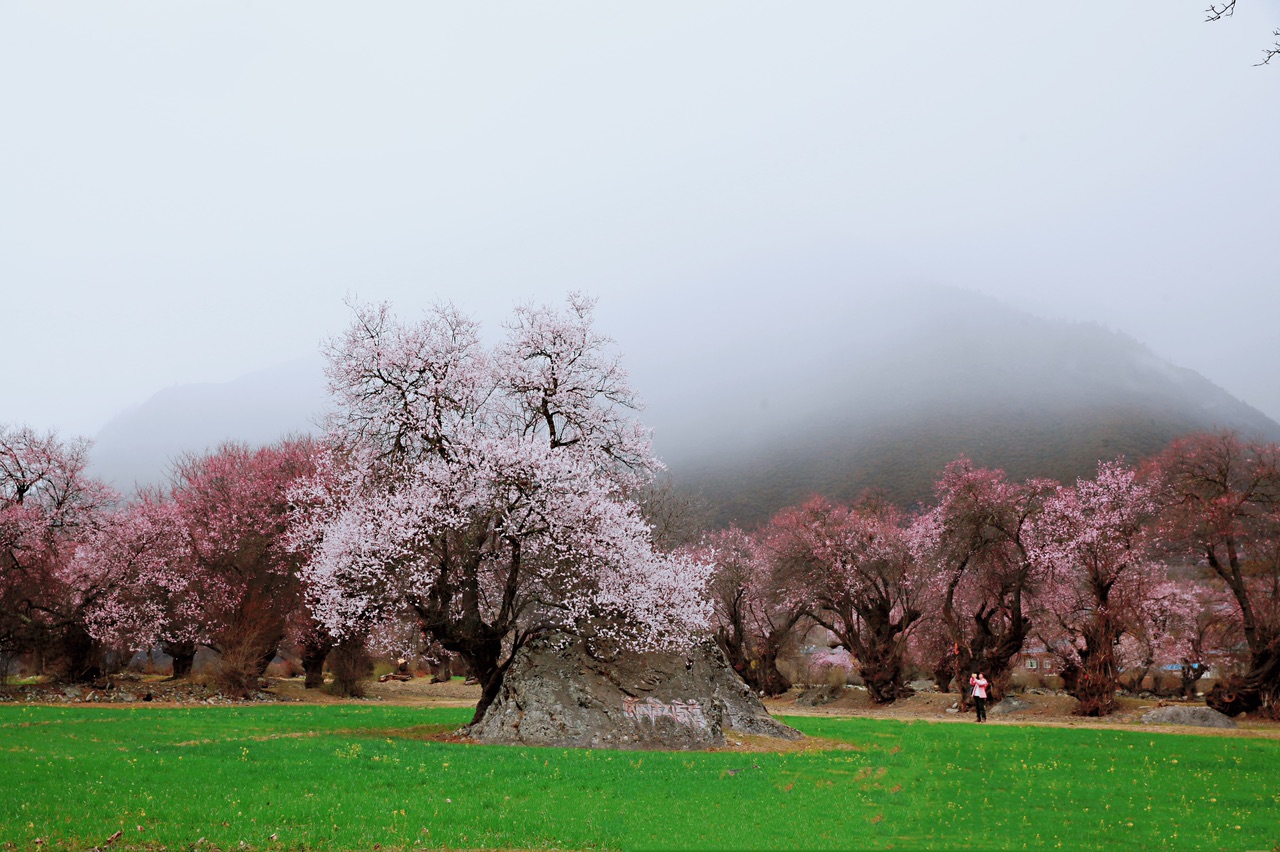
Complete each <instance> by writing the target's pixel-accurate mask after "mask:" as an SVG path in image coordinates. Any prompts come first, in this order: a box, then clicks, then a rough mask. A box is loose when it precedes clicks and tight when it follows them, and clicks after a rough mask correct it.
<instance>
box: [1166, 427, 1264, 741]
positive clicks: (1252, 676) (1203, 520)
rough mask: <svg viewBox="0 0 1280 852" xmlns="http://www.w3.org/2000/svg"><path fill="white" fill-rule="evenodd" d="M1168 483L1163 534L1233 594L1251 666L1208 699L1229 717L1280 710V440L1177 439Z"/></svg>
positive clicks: (1169, 455)
mask: <svg viewBox="0 0 1280 852" xmlns="http://www.w3.org/2000/svg"><path fill="white" fill-rule="evenodd" d="M1158 470H1159V473H1160V476H1161V477H1162V482H1163V484H1164V487H1165V489H1166V507H1167V508H1166V511H1165V514H1164V516H1163V518H1162V522H1161V527H1160V530H1161V535H1162V537H1163V538H1164V540H1165V541H1166V543H1167V544H1168V545H1169V546H1171V547H1172V548H1175V549H1177V550H1180V551H1181V552H1182V553H1184V554H1187V555H1189V556H1191V557H1193V558H1195V559H1196V560H1198V561H1200V562H1202V563H1203V565H1204V566H1205V567H1206V568H1207V569H1208V571H1210V572H1211V573H1212V575H1213V576H1214V577H1215V578H1216V579H1217V580H1218V581H1220V582H1221V583H1222V585H1223V586H1224V587H1225V589H1226V591H1227V592H1228V593H1229V594H1230V597H1231V600H1232V603H1233V604H1234V605H1233V606H1232V607H1230V608H1229V610H1228V612H1229V618H1230V621H1231V622H1232V623H1233V624H1234V625H1235V628H1236V630H1237V632H1238V634H1239V635H1240V636H1241V637H1242V638H1243V640H1244V644H1245V647H1246V648H1247V649H1248V660H1247V661H1246V664H1245V670H1244V671H1243V672H1242V673H1240V674H1237V675H1235V676H1233V677H1231V678H1227V679H1224V680H1223V681H1222V682H1220V683H1218V684H1216V685H1215V686H1214V688H1213V689H1212V690H1210V692H1209V694H1208V695H1207V696H1206V697H1205V701H1206V703H1208V704H1209V706H1211V707H1214V708H1215V709H1217V710H1220V711H1221V712H1223V713H1227V714H1229V715H1233V716H1234V715H1236V714H1238V713H1241V712H1253V711H1261V712H1263V713H1267V714H1270V715H1272V716H1276V715H1280V446H1277V445H1276V444H1265V443H1260V442H1251V441H1245V440H1243V439H1241V438H1240V437H1239V436H1238V435H1235V434H1233V433H1230V432H1221V433H1216V434H1203V435H1194V436H1190V437H1188V438H1185V439H1183V440H1180V441H1176V442H1174V443H1173V444H1172V445H1171V446H1170V447H1169V448H1168V449H1167V450H1165V452H1164V453H1163V454H1162V455H1161V457H1160V458H1159V460H1158Z"/></svg>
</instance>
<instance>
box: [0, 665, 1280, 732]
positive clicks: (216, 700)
mask: <svg viewBox="0 0 1280 852" xmlns="http://www.w3.org/2000/svg"><path fill="white" fill-rule="evenodd" d="M264 683H265V687H264V688H263V689H261V690H259V691H257V692H255V693H254V694H253V695H252V696H251V697H250V699H248V701H249V702H273V701H274V702H306V703H342V702H380V703H387V704H396V705H401V706H424V707H426V706H434V707H468V706H474V705H475V703H476V701H477V700H478V699H479V697H480V688H479V687H478V686H475V685H466V684H464V683H463V682H462V681H461V680H453V681H450V682H447V683H431V682H430V680H429V679H428V678H414V679H413V680H410V681H407V682H399V681H389V682H387V683H378V682H376V681H373V682H370V683H368V684H366V688H367V690H368V694H367V695H366V697H364V698H359V699H351V698H341V697H338V696H334V695H331V694H330V693H328V692H326V691H323V690H318V689H305V688H303V682H302V678H301V677H295V678H268V679H267V680H266V681H265V682H264ZM1015 697H1016V699H1017V701H1018V702H1019V703H1020V704H1021V705H1022V706H1021V707H1020V708H1018V709H1016V710H1015V711H1014V712H1001V711H1000V710H999V709H997V708H992V710H991V711H990V714H989V716H990V722H989V723H990V724H993V725H1058V726H1066V727H1091V728H1116V729H1133V728H1135V727H1137V728H1144V729H1147V730H1152V729H1159V730H1162V731H1170V732H1185V733H1197V734H1217V735H1226V736H1260V737H1268V738H1276V739H1280V722H1275V721H1270V720H1266V719H1252V718H1250V717H1248V716H1244V717H1239V718H1237V719H1235V720H1234V721H1235V723H1236V727H1234V728H1208V727H1199V726H1190V725H1184V724H1166V723H1144V722H1143V717H1144V716H1146V715H1147V714H1149V713H1151V712H1152V711H1154V710H1157V709H1162V708H1167V707H1175V708H1176V707H1200V708H1203V706H1204V705H1203V702H1199V703H1197V702H1180V701H1169V700H1167V699H1158V698H1154V697H1130V696H1120V697H1119V698H1118V699H1117V701H1118V703H1119V705H1120V709H1119V710H1118V711H1117V712H1116V713H1114V714H1112V715H1111V716H1108V717H1106V718H1103V719H1086V718H1082V717H1079V716H1075V715H1072V711H1073V710H1074V709H1075V699H1073V698H1071V697H1070V696H1068V695H1065V694H1062V693H1055V692H1051V691H1047V690H1032V691H1028V692H1025V693H1018V694H1017V695H1016V696H1015ZM0 702H4V703H26V702H29V703H38V704H77V703H95V704H135V703H146V702H150V703H153V704H157V705H161V706H164V705H174V706H176V705H192V704H214V705H217V704H235V703H243V702H241V701H239V700H237V699H233V698H230V697H228V696H226V695H223V694H222V693H219V692H218V691H217V690H216V689H214V688H212V687H210V686H209V685H207V684H205V683H202V682H200V680H199V679H198V678H197V679H196V680H194V681H168V680H166V679H165V678H164V677H163V676H159V675H137V674H131V673H126V674H121V675H115V676H112V677H111V678H109V679H105V680H101V681H98V682H96V683H93V684H75V685H71V684H58V683H35V684H10V685H7V686H0ZM955 702H956V696H955V695H954V694H945V693H938V692H934V691H920V692H917V693H916V694H915V695H913V696H911V697H910V698H906V699H902V700H900V701H897V702H895V703H894V704H891V705H887V706H876V705H874V704H873V703H872V702H871V700H870V698H869V697H868V695H867V692H866V690H864V689H862V688H860V687H856V686H855V687H844V688H831V687H818V688H816V689H804V688H795V689H792V690H791V691H790V692H788V693H787V694H786V695H783V696H780V697H778V698H770V699H766V700H765V702H764V703H765V706H766V707H767V708H768V709H769V711H770V712H771V713H773V714H774V715H775V716H778V715H787V716H804V715H821V716H865V717H869V718H885V719H903V720H922V721H930V722H951V723H967V724H973V714H972V713H967V714H966V713H960V712H958V711H956V709H955ZM1184 715H1185V714H1184ZM1177 716H1178V714H1175V715H1174V717H1175V718H1176V717H1177ZM738 739H739V740H742V741H743V742H740V743H738V745H744V744H745V745H744V747H746V748H750V747H751V744H750V743H746V742H745V741H746V740H748V739H750V738H749V737H747V738H743V737H739V738H738Z"/></svg>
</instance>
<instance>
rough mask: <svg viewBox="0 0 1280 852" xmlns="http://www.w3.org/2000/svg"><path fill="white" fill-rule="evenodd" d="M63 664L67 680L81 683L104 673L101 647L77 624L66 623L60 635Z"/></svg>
mask: <svg viewBox="0 0 1280 852" xmlns="http://www.w3.org/2000/svg"><path fill="white" fill-rule="evenodd" d="M62 654H63V666H64V670H65V673H66V677H67V679H68V680H71V681H74V682H78V683H83V682H85V681H91V680H95V679H97V678H100V677H102V675H103V674H104V671H103V667H102V649H101V647H100V646H99V645H98V643H97V642H96V641H94V639H93V637H92V636H90V635H89V633H88V631H87V630H85V629H84V628H83V627H81V626H80V625H78V624H71V625H68V626H67V628H66V629H65V630H64V631H63V635H62Z"/></svg>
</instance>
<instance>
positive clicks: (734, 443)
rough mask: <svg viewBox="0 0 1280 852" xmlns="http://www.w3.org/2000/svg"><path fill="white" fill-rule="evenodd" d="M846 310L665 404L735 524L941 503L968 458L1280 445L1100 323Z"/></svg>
mask: <svg viewBox="0 0 1280 852" xmlns="http://www.w3.org/2000/svg"><path fill="white" fill-rule="evenodd" d="M855 302H856V300H855ZM832 312H833V314H834V315H833V316H829V317H827V318H826V319H824V320H822V321H820V322H819V323H818V325H819V326H821V328H819V327H815V329H814V334H815V339H816V340H822V341H826V342H825V343H824V344H815V345H814V346H813V347H802V348H799V349H791V350H788V349H784V348H779V347H773V346H769V345H768V344H767V342H766V344H765V345H764V346H762V347H757V348H756V349H754V350H746V349H744V350H742V351H739V352H736V353H728V360H727V361H723V362H722V363H716V359H715V358H714V357H712V358H709V359H704V360H703V361H702V363H701V364H700V366H699V372H700V373H701V374H702V375H704V376H705V377H706V381H704V382H703V383H702V385H701V396H702V398H701V399H700V400H698V403H700V404H697V405H695V404H694V401H693V400H692V399H687V400H685V403H686V404H685V405H684V406H672V405H671V404H670V400H668V399H664V398H662V397H660V396H658V395H656V394H654V395H651V400H652V402H653V405H652V406H651V411H650V413H649V416H648V417H647V418H646V419H647V420H648V422H650V423H652V424H654V426H655V427H656V428H657V434H656V440H657V445H658V449H659V450H660V452H661V454H662V455H663V457H664V459H665V460H666V461H667V462H668V464H669V465H670V467H671V470H672V473H673V475H674V477H675V478H676V480H677V482H678V483H680V484H681V485H682V486H683V487H685V488H687V489H692V490H697V491H700V492H701V493H702V495H703V496H704V498H705V499H706V500H708V501H709V503H710V504H711V507H712V509H713V512H714V514H715V518H716V520H717V521H718V522H720V523H727V522H730V521H736V522H738V523H742V524H748V525H749V524H752V523H756V522H759V521H761V520H763V519H765V518H767V517H768V516H769V515H770V514H771V513H773V512H774V511H776V510H777V509H779V508H781V507H783V506H786V505H791V504H794V503H796V502H799V501H801V500H804V499H805V498H806V497H808V496H810V495H812V494H815V493H821V494H826V495H828V496H830V497H832V498H834V499H837V500H852V499H854V498H856V497H857V496H858V495H860V494H861V493H862V492H864V491H865V490H867V489H874V490H877V491H879V492H881V493H883V494H884V495H885V496H887V497H889V498H890V499H893V500H895V501H898V502H900V503H903V504H907V505H910V504H913V503H916V502H919V501H926V500H928V499H929V497H930V495H931V494H932V486H933V482H934V480H935V479H936V477H937V476H938V474H939V473H940V472H941V470H942V468H943V467H944V466H945V465H946V464H947V463H948V462H950V461H952V460H953V459H955V458H957V457H958V456H960V455H962V454H963V455H966V456H968V457H969V458H971V459H972V460H973V461H974V462H975V463H977V464H980V465H984V466H993V467H1000V468H1003V469H1005V470H1006V471H1007V472H1008V473H1009V474H1010V475H1011V476H1013V477H1015V478H1024V477H1029V476H1049V477H1052V478H1054V479H1058V480H1061V481H1072V480H1074V479H1075V478H1076V477H1078V476H1085V475H1090V474H1092V472H1094V471H1095V470H1096V464H1097V461H1098V460H1099V459H1109V458H1114V457H1116V456H1125V457H1126V458H1129V459H1131V460H1133V459H1138V458H1141V457H1144V456H1147V455H1149V454H1151V453H1153V452H1156V451H1158V450H1159V449H1160V448H1161V447H1163V446H1164V445H1165V444H1166V443H1167V442H1168V441H1170V440H1171V439H1173V438H1175V437H1178V436H1180V435H1184V434H1186V433H1188V432H1193V431H1199V430H1205V429H1214V428H1230V429H1235V430H1238V431H1239V432H1241V433H1242V434H1246V435H1251V436H1260V437H1264V438H1266V439H1268V440H1280V425H1278V424H1276V423H1275V422H1274V421H1272V420H1271V419H1269V418H1268V417H1266V416H1265V415H1264V414H1262V413H1261V412H1259V411H1257V410H1256V409H1254V408H1252V407H1250V406H1249V405H1247V404H1245V403H1243V402H1241V401H1240V400H1238V399H1236V398H1234V397H1233V396H1231V395H1230V394H1228V393H1227V392H1226V391H1224V390H1223V389H1221V388H1220V387H1218V386H1217V385H1215V384H1213V383H1212V382H1210V381H1209V380H1207V379H1206V378H1204V377H1203V376H1201V375H1200V374H1198V373H1196V372H1195V371H1193V370H1188V369H1184V368H1180V367H1177V366H1174V365H1173V364H1171V363H1169V362H1168V361H1165V360H1163V359H1161V358H1159V357H1157V356H1155V355H1154V354H1153V353H1152V352H1151V351H1150V350H1149V349H1147V348H1146V347H1145V346H1143V345H1142V344H1140V343H1138V342H1137V341H1135V340H1133V339H1131V338H1129V337H1127V336H1125V335H1123V334H1119V333H1117V332H1114V331H1110V330H1107V329H1105V328H1103V327H1101V326H1098V325H1095V324H1089V323H1071V322H1063V321H1055V320H1049V319H1043V318H1040V317H1036V316H1033V315H1031V314H1029V313H1025V312H1022V311H1019V310H1016V309H1014V308H1011V307H1009V306H1007V305H1004V304H1002V303H1000V302H997V301H995V300H992V299H990V298H987V297H984V296H979V295H977V294H973V293H969V292H966V291H960V290H954V289H946V288H927V287H919V288H910V289H904V290H901V291H899V292H898V293H897V294H896V295H893V296H885V295H883V294H882V295H881V296H880V297H879V298H877V299H875V300H870V301H865V302H863V303H861V304H856V303H852V302H849V301H846V302H845V303H843V304H841V305H839V306H836V307H834V308H833V311H832ZM837 329H843V330H844V333H843V336H841V335H840V334H839V333H838V332H837V331H836V330H837ZM819 350H820V352H819ZM717 376H722V377H736V378H734V379H732V380H730V381H725V380H723V379H717V378H716V377H717ZM725 412H733V416H732V417H726V416H724V413H725ZM718 413H719V416H717V414H718Z"/></svg>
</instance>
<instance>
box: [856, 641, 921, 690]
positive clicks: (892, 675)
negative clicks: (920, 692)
mask: <svg viewBox="0 0 1280 852" xmlns="http://www.w3.org/2000/svg"><path fill="white" fill-rule="evenodd" d="M858 662H859V667H858V674H860V675H861V676H862V682H863V683H864V684H866V687H867V694H868V695H869V696H870V697H871V700H872V702H874V703H876V704H892V703H893V702H895V701H897V700H898V699H899V698H907V697H909V696H911V695H914V694H915V690H913V689H912V688H911V687H909V686H907V685H906V684H905V683H904V682H903V680H904V678H903V659H902V649H901V648H900V647H899V645H898V643H897V642H894V641H893V640H889V641H887V642H886V641H878V642H874V643H868V644H866V645H865V646H864V655H862V656H860V657H859V660H858Z"/></svg>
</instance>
